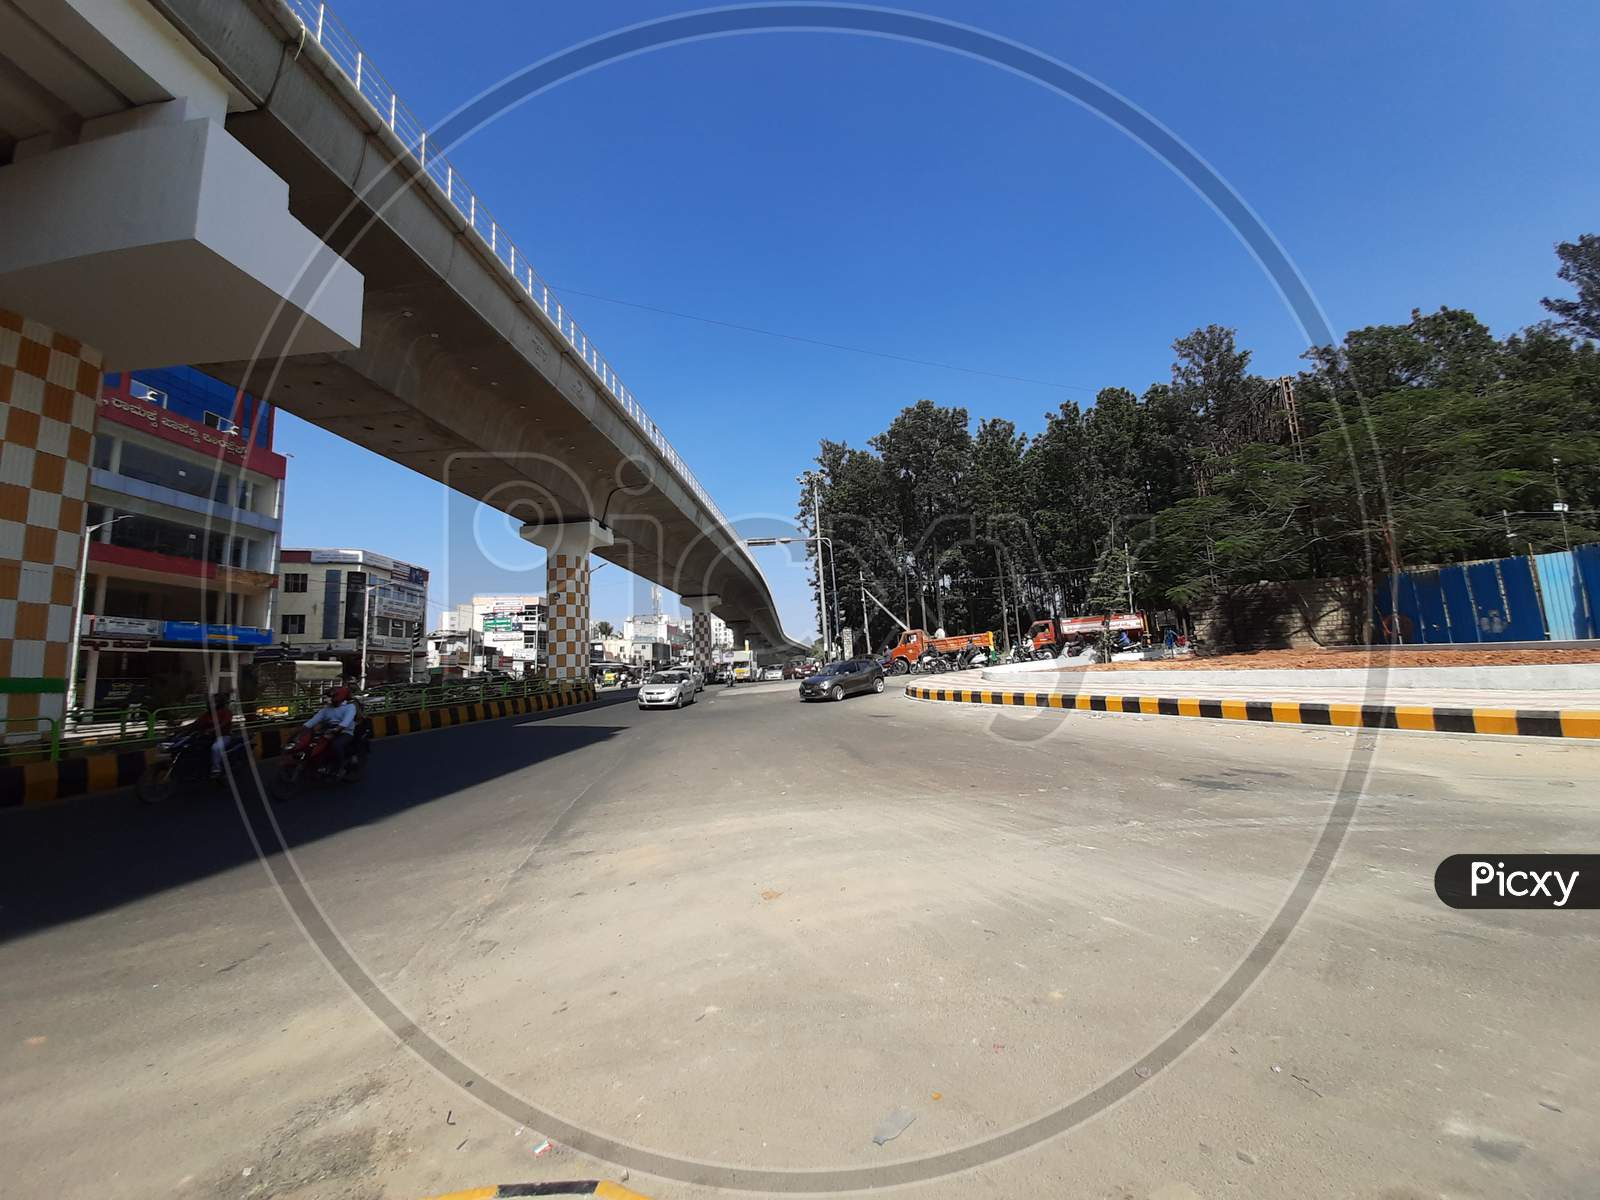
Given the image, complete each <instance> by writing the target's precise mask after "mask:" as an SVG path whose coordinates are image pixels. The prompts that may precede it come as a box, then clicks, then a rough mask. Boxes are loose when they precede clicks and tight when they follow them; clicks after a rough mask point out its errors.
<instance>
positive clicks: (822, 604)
mask: <svg viewBox="0 0 1600 1200" xmlns="http://www.w3.org/2000/svg"><path fill="white" fill-rule="evenodd" d="M794 542H816V543H817V599H818V604H817V608H818V611H819V614H820V615H821V617H822V628H823V637H822V661H823V662H827V661H828V637H827V628H828V576H827V573H826V572H824V571H823V568H822V544H823V543H824V542H826V543H827V544H828V555H829V557H830V559H831V558H832V556H833V539H832V538H826V537H821V536H818V537H805V538H792V537H763V538H746V539H745V542H744V544H745V545H746V546H788V545H791V544H792V543H794ZM836 579H837V577H836ZM836 591H837V589H836Z"/></svg>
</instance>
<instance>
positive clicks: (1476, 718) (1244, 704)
mask: <svg viewBox="0 0 1600 1200" xmlns="http://www.w3.org/2000/svg"><path fill="white" fill-rule="evenodd" d="M906 695H907V696H909V697H911V698H912V699H913V700H945V701H951V702H953V703H956V704H995V705H1002V706H1007V707H1014V708H1056V709H1062V710H1066V711H1073V712H1107V713H1139V714H1142V715H1144V716H1151V717H1209V718H1212V719H1213V720H1221V721H1275V722H1278V723H1280V724H1286V725H1332V726H1335V727H1338V728H1344V729H1409V730H1416V731H1421V732H1425V733H1500V734H1512V735H1514V736H1519V737H1564V738H1600V712H1587V711H1582V710H1577V709H1561V710H1556V709H1537V708H1435V707H1432V706H1429V705H1420V704H1417V705H1412V704H1331V703H1321V702H1312V701H1306V700H1216V699H1200V698H1198V697H1194V696H1112V695H1092V694H1089V693H1086V692H1079V693H1076V694H1074V693H1071V692H1033V691H1014V690H1008V689H1004V688H953V687H935V686H932V685H929V684H912V685H911V686H910V687H908V688H906Z"/></svg>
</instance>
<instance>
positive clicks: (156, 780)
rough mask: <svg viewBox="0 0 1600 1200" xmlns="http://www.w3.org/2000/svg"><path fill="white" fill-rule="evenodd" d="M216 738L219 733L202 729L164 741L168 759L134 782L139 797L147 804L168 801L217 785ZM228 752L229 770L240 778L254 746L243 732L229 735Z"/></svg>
mask: <svg viewBox="0 0 1600 1200" xmlns="http://www.w3.org/2000/svg"><path fill="white" fill-rule="evenodd" d="M215 740H216V734H215V733H213V732H212V731H211V730H209V729H202V730H193V731H191V732H189V733H180V734H178V736H176V737H172V738H168V739H167V740H166V741H164V742H162V743H161V744H160V746H159V749H160V751H161V753H162V754H163V755H165V756H166V757H165V759H164V760H163V761H161V762H158V763H156V764H154V765H153V766H149V767H146V768H145V770H144V772H143V774H141V775H140V776H139V779H138V781H137V782H136V783H135V784H134V791H135V793H137V795H138V797H139V799H140V800H142V801H144V803H146V804H164V803H166V802H167V801H168V800H171V799H172V798H173V797H175V796H179V795H191V794H192V793H195V792H199V791H201V790H210V789H211V788H213V787H215V786H217V781H215V780H213V779H212V777H211V743H212V742H214V741H215ZM226 754H227V758H228V760H229V762H228V769H229V770H231V771H232V772H233V773H234V774H235V777H237V776H238V774H239V773H240V772H243V771H244V770H245V764H246V763H247V762H249V761H250V747H249V745H248V744H247V743H246V742H245V740H244V738H243V736H242V735H240V734H237V733H233V734H229V735H228V744H227V750H226ZM225 777H226V776H224V778H225Z"/></svg>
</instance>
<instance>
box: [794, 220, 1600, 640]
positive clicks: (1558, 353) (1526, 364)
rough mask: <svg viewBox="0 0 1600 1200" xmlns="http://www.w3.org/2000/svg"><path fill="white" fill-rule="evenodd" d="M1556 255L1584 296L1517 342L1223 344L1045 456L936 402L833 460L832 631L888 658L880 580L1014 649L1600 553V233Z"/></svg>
mask: <svg viewBox="0 0 1600 1200" xmlns="http://www.w3.org/2000/svg"><path fill="white" fill-rule="evenodd" d="M1556 253H1557V256H1558V258H1559V260H1560V268H1559V271H1558V275H1559V277H1560V278H1561V279H1562V280H1564V281H1565V282H1567V283H1569V284H1571V285H1572V286H1573V288H1574V289H1575V290H1576V292H1577V295H1576V297H1575V298H1572V299H1547V300H1546V301H1545V302H1544V304H1545V307H1546V308H1547V309H1548V310H1549V311H1550V312H1551V313H1552V314H1554V317H1555V318H1556V319H1554V320H1551V321H1546V322H1544V323H1541V324H1538V325H1535V326H1532V327H1530V328H1528V329H1524V330H1521V331H1519V332H1517V333H1514V334H1511V335H1509V336H1507V337H1505V338H1496V337H1495V336H1494V335H1493V334H1492V333H1491V332H1490V330H1489V329H1488V328H1487V327H1486V326H1485V325H1483V324H1482V323H1481V322H1480V321H1479V320H1478V319H1477V318H1476V317H1475V316H1474V315H1473V314H1471V313H1469V312H1466V311H1464V310H1461V309H1452V308H1441V309H1440V310H1439V311H1438V312H1435V313H1427V314H1424V313H1421V312H1418V311H1415V310H1414V311H1413V312H1412V314H1411V319H1410V320H1409V321H1408V322H1406V323H1405V324H1402V325H1376V326H1369V327H1367V328H1365V329H1357V330H1352V331H1351V332H1349V333H1347V334H1346V335H1345V337H1344V340H1343V341H1342V343H1341V344H1340V345H1338V346H1321V347H1317V348H1314V349H1313V350H1311V351H1309V352H1308V353H1307V354H1306V355H1305V356H1304V357H1305V361H1306V364H1307V365H1306V367H1305V368H1304V369H1302V370H1301V371H1299V372H1298V373H1297V374H1296V375H1294V376H1291V377H1285V378H1277V379H1269V378H1264V377H1262V376H1260V375H1257V374H1255V373H1254V372H1253V371H1252V370H1251V369H1250V358H1251V355H1250V351H1249V350H1248V349H1243V348H1241V347H1240V346H1239V345H1238V343H1237V338H1236V335H1235V331H1234V330H1231V329H1226V328H1223V327H1221V326H1217V325H1209V326H1206V327H1205V328H1203V329H1197V330H1195V331H1194V332H1193V333H1190V334H1188V335H1187V336H1185V337H1181V338H1179V339H1177V340H1176V341H1175V342H1174V343H1173V345H1172V348H1173V363H1172V369H1171V375H1170V378H1169V379H1167V380H1165V381H1162V382H1158V383H1154V384H1152V385H1150V386H1149V387H1147V388H1145V390H1144V391H1143V393H1142V394H1136V393H1134V392H1133V391H1130V390H1129V389H1127V388H1123V387H1107V388H1103V389H1101V391H1100V392H1099V393H1098V394H1097V395H1096V397H1095V400H1094V403H1093V404H1092V405H1090V406H1088V407H1087V408H1085V407H1082V406H1080V405H1079V404H1078V403H1077V402H1076V401H1067V402H1065V403H1063V404H1062V405H1061V406H1060V407H1059V408H1058V409H1056V410H1055V411H1054V412H1047V413H1045V414H1044V427H1043V429H1042V430H1040V431H1039V432H1038V433H1036V434H1033V435H1028V434H1025V433H1023V432H1021V431H1019V430H1018V429H1017V428H1016V426H1015V425H1014V424H1013V423H1012V422H1010V421H1007V420H1002V419H998V418H982V417H980V418H979V419H978V421H977V423H976V428H974V425H973V420H972V416H971V414H969V413H968V411H967V410H966V409H965V408H959V407H945V406H942V405H939V404H936V403H934V402H933V401H931V400H918V401H917V402H916V403H915V404H912V405H910V406H909V407H907V408H904V409H902V410H901V412H900V413H899V414H898V415H897V416H896V417H895V418H894V419H893V420H892V421H891V422H890V423H889V425H888V427H887V428H886V429H884V430H883V432H881V433H879V434H877V435H876V436H875V437H872V438H870V439H868V442H867V445H866V447H865V448H857V447H852V446H849V445H847V444H845V443H842V442H834V441H826V440H825V441H823V442H822V443H821V445H820V447H819V449H818V453H817V457H816V462H815V466H814V467H813V468H812V469H811V470H809V471H807V472H806V473H805V474H804V475H802V476H801V477H800V482H801V484H802V495H801V506H800V513H799V519H800V523H801V525H802V527H803V528H805V529H806V530H807V531H808V532H809V533H811V534H815V533H817V530H816V529H814V528H812V526H813V520H812V513H813V499H815V502H816V508H817V509H818V511H819V513H820V521H821V526H822V528H821V533H822V535H823V536H825V537H826V538H827V539H828V540H829V543H830V544H831V547H832V551H833V558H832V561H831V562H830V563H829V573H830V575H831V576H832V578H833V579H836V580H837V583H838V588H837V592H838V595H837V596H836V597H835V596H833V595H832V591H833V589H832V579H830V589H829V591H830V597H829V598H830V601H831V602H833V603H834V604H836V606H837V611H836V612H834V613H832V614H830V623H842V624H843V625H845V626H848V627H851V628H855V629H860V628H862V627H863V616H864V615H865V617H866V619H867V621H868V622H869V625H870V627H871V628H872V629H873V630H874V637H873V641H874V643H875V644H881V643H882V642H883V641H884V640H885V637H886V636H887V629H888V626H889V621H888V618H887V617H885V616H884V615H883V614H882V612H880V611H879V610H878V609H877V608H876V607H875V606H874V605H873V604H871V602H870V601H868V602H866V611H865V614H863V600H862V597H861V588H862V585H865V587H866V588H867V589H869V590H870V591H871V592H872V593H873V595H875V596H876V597H878V598H879V599H880V600H881V601H882V602H883V603H885V604H886V605H887V606H888V607H889V608H891V609H893V610H894V611H895V612H896V613H897V614H899V615H900V616H901V617H902V619H908V620H909V621H910V623H911V625H912V626H914V627H915V626H919V625H920V626H925V627H926V628H930V629H932V628H937V627H941V626H942V627H944V628H946V629H948V630H950V631H951V632H956V631H963V632H965V631H976V630H980V629H995V630H997V631H998V630H1001V629H1004V628H1007V627H1010V628H1011V629H1013V630H1015V629H1016V628H1018V627H1019V626H1020V627H1021V628H1026V625H1027V623H1028V622H1029V621H1031V620H1033V619H1035V618H1037V617H1039V616H1046V615H1051V614H1072V613H1088V612H1102V611H1108V610H1111V609H1119V608H1123V607H1125V606H1126V605H1127V603H1128V598H1127V593H1128V590H1129V586H1130V583H1131V586H1132V590H1133V593H1134V602H1135V603H1136V604H1137V606H1139V607H1141V608H1154V609H1165V608H1171V609H1175V610H1178V611H1180V612H1183V611H1187V610H1192V609H1194V608H1197V607H1199V606H1202V605H1204V604H1206V603H1207V602H1208V601H1209V600H1210V599H1211V598H1213V597H1215V596H1217V595H1219V594H1222V593H1225V592H1226V591H1227V590H1228V589H1230V588H1232V587H1236V586H1238V585H1240V584H1245V583H1255V582H1258V581H1261V580H1290V579H1306V578H1313V577H1341V578H1359V579H1368V580H1375V579H1377V578H1378V577H1380V576H1382V575H1383V574H1385V573H1387V572H1388V571H1390V570H1393V569H1395V568H1396V567H1399V566H1419V565H1426V564H1438V563H1445V562H1453V561H1461V560H1467V559H1474V558H1491V557H1498V556H1500V555H1504V554H1508V553H1525V552H1528V551H1529V550H1532V551H1542V550H1549V549H1559V548H1560V547H1561V546H1562V545H1563V544H1564V540H1566V539H1570V540H1571V541H1572V543H1573V544H1577V543H1579V542H1584V541H1593V540H1596V539H1597V538H1600V532H1597V530H1600V515H1597V513H1596V511H1595V510H1596V509H1597V508H1600V351H1597V346H1596V340H1597V339H1600V237H1596V236H1595V235H1590V234H1585V235H1583V236H1582V237H1581V238H1579V239H1578V241H1577V242H1575V243H1562V244H1561V245H1559V246H1558V247H1557V248H1556ZM1558 488H1559V492H1560V499H1562V500H1564V501H1565V502H1566V503H1567V504H1568V505H1569V507H1570V510H1571V512H1570V513H1569V516H1568V520H1567V523H1566V528H1565V531H1563V528H1562V526H1561V524H1560V522H1559V520H1558V519H1557V518H1556V517H1555V515H1554V514H1553V513H1552V504H1553V502H1555V501H1556V499H1557V491H1558ZM812 585H813V588H815V587H816V579H815V576H813V579H812Z"/></svg>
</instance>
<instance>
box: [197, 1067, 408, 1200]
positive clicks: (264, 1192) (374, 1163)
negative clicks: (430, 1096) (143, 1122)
mask: <svg viewBox="0 0 1600 1200" xmlns="http://www.w3.org/2000/svg"><path fill="white" fill-rule="evenodd" d="M382 1086H383V1085H382V1084H380V1083H378V1082H377V1081H376V1080H375V1079H371V1078H369V1079H366V1080H363V1081H362V1082H361V1083H358V1084H355V1085H353V1086H351V1087H348V1088H345V1089H344V1090H343V1091H341V1092H339V1093H337V1094H335V1095H332V1096H328V1097H325V1098H323V1099H321V1100H318V1101H316V1102H314V1103H311V1104H307V1105H305V1106H304V1107H303V1108H301V1109H299V1110H298V1111H297V1112H295V1114H294V1115H293V1116H291V1117H290V1118H289V1119H288V1120H287V1121H285V1122H284V1123H283V1124H282V1125H280V1126H279V1127H278V1128H276V1129H274V1130H273V1131H272V1132H271V1133H270V1134H269V1135H268V1136H267V1137H266V1139H265V1140H264V1141H263V1142H262V1144H261V1146H260V1147H258V1148H257V1149H256V1150H255V1151H254V1152H253V1153H251V1154H249V1155H248V1156H247V1157H248V1159H249V1162H248V1163H247V1165H245V1166H244V1167H242V1168H238V1169H233V1168H230V1169H229V1170H227V1171H226V1172H225V1173H224V1174H223V1176H222V1178H220V1179H219V1180H217V1181H216V1184H215V1188H214V1193H213V1194H215V1195H217V1196H222V1197H226V1198H227V1200H312V1198H313V1197H315V1198H316V1200H379V1197H381V1196H382V1195H383V1192H384V1189H383V1184H382V1179H381V1172H380V1170H379V1167H380V1165H381V1162H382V1160H383V1158H384V1156H385V1154H386V1153H388V1152H390V1151H392V1150H394V1149H395V1148H396V1146H395V1145H394V1144H393V1143H395V1142H396V1141H397V1139H395V1137H394V1135H393V1134H392V1133H390V1134H388V1135H386V1136H384V1137H380V1136H379V1134H378V1133H377V1131H376V1130H375V1129H373V1128H371V1127H370V1125H366V1124H363V1123H361V1122H360V1118H361V1116H362V1115H363V1114H364V1113H365V1112H366V1109H367V1102H368V1101H369V1100H371V1099H372V1098H373V1097H374V1096H375V1095H377V1093H378V1092H380V1091H381V1090H382Z"/></svg>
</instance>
